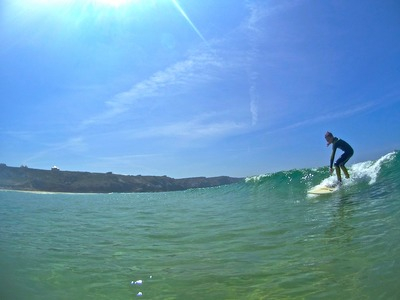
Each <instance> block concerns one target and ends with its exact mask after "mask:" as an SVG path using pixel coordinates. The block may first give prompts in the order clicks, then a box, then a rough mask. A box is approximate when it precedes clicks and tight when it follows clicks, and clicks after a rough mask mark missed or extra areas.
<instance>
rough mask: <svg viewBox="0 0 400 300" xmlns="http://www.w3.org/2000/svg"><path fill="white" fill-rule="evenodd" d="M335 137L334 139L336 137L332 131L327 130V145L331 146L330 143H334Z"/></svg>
mask: <svg viewBox="0 0 400 300" xmlns="http://www.w3.org/2000/svg"><path fill="white" fill-rule="evenodd" d="M333 139H334V137H333V134H332V132H329V131H327V132H326V133H325V140H326V141H327V143H328V144H326V145H327V146H329V145H330V144H332V143H333Z"/></svg>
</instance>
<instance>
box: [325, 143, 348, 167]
mask: <svg viewBox="0 0 400 300" xmlns="http://www.w3.org/2000/svg"><path fill="white" fill-rule="evenodd" d="M337 148H339V149H340V150H342V151H343V152H344V153H343V154H342V155H341V156H340V157H339V159H338V160H337V161H336V162H335V166H336V167H339V166H344V164H345V163H347V161H348V160H349V159H350V157H352V156H353V154H354V150H353V148H352V147H351V146H350V145H349V144H348V143H346V142H345V141H343V140H341V139H338V138H337V137H335V138H334V139H333V143H332V155H331V161H330V164H329V166H330V168H332V166H333V161H334V159H335V153H336V149H337Z"/></svg>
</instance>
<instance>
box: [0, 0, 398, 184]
mask: <svg viewBox="0 0 400 300" xmlns="http://www.w3.org/2000/svg"><path fill="white" fill-rule="evenodd" d="M0 40H1V41H2V42H1V45H2V46H1V47H0V79H1V80H0V93H1V104H0V105H1V106H0V114H1V115H0V157H1V159H0V160H1V161H0V162H3V163H6V164H7V165H9V166H20V165H27V166H28V167H30V168H39V169H50V168H51V167H52V166H53V165H57V166H58V167H59V168H60V169H62V170H77V171H89V172H108V171H111V172H113V173H119V174H132V175H138V174H142V175H167V176H171V177H175V178H181V177H193V176H219V175H229V176H240V177H242V176H251V175H258V174H265V173H270V172H275V171H281V170H289V169H294V168H305V167H308V168H310V167H319V166H325V165H327V164H328V162H329V156H330V151H331V150H330V148H327V147H326V143H325V140H324V133H325V131H327V130H330V131H332V132H333V133H334V134H335V135H336V136H338V137H341V138H343V139H344V140H346V141H348V142H349V143H350V144H351V145H352V146H353V147H354V149H355V155H354V157H353V159H352V160H351V161H350V162H349V164H351V163H355V162H359V161H364V160H372V159H377V158H379V157H380V156H381V155H383V154H386V153H388V152H390V151H393V150H395V149H399V148H400V147H399V144H400V122H399V120H400V3H399V2H398V1H397V0H393V1H390V0H387V1H369V0H363V1H348V0H337V1H328V0H327V1H311V0H296V1H285V0H279V1H255V0H235V1H233V0H202V1H197V0H132V1H129V0H125V1H124V0H119V1H107V0H96V1H95V0H86V1H85V0H80V1H74V0H53V1H50V0H5V1H2V2H1V4H0Z"/></svg>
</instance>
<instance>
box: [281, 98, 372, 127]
mask: <svg viewBox="0 0 400 300" xmlns="http://www.w3.org/2000/svg"><path fill="white" fill-rule="evenodd" d="M377 105H379V103H378V102H373V101H371V102H367V103H363V104H361V105H358V106H353V107H350V108H349V109H347V110H344V111H341V112H337V113H328V114H324V115H320V116H317V117H315V118H313V119H307V120H304V121H300V122H297V123H294V124H291V125H289V126H286V127H282V128H279V129H277V130H273V132H275V131H286V130H291V129H296V128H299V127H304V126H308V125H312V124H318V123H322V122H327V121H331V120H335V119H340V118H345V117H350V116H353V115H356V114H358V113H361V112H364V111H367V110H369V109H371V108H373V107H376V106H377Z"/></svg>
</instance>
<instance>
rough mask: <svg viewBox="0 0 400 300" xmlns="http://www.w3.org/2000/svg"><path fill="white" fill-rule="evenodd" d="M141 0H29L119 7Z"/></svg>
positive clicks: (46, 2)
mask: <svg viewBox="0 0 400 300" xmlns="http://www.w3.org/2000/svg"><path fill="white" fill-rule="evenodd" d="M142 1H143V0H79V1H78V0H31V2H32V3H36V4H46V5H54V4H63V5H65V4H91V5H98V6H111V7H120V6H123V5H128V4H140V2H142Z"/></svg>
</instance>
